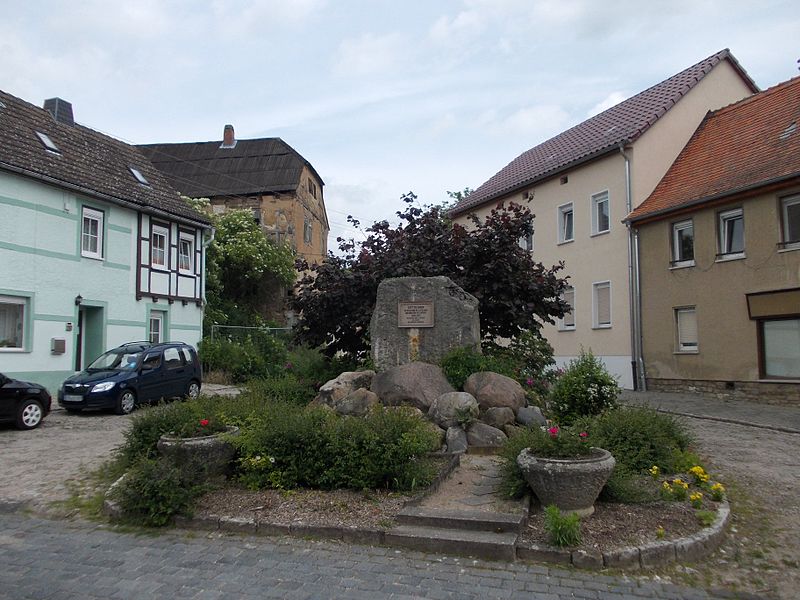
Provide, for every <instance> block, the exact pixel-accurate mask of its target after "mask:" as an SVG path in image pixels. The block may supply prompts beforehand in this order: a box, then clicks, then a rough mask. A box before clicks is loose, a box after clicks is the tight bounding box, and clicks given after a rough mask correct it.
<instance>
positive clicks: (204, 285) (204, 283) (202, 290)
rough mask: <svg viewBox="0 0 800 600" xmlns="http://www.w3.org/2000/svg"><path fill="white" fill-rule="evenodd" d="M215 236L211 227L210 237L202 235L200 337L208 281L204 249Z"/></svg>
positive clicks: (214, 231) (201, 334) (214, 230)
mask: <svg viewBox="0 0 800 600" xmlns="http://www.w3.org/2000/svg"><path fill="white" fill-rule="evenodd" d="M216 235H217V230H216V229H215V228H214V227H212V228H211V235H210V236H209V237H208V238H206V235H205V233H204V234H203V252H202V254H201V255H200V256H201V258H202V260H203V282H202V285H201V286H200V298H201V300H202V302H201V303H200V304H201V306H200V337H201V338H202V337H203V321H204V320H205V316H206V280H207V279H208V278H207V276H206V268H207V267H208V264H207V262H206V248H208V247H209V246H210V245H211V244H212V243H213V242H214V238H215V237H216Z"/></svg>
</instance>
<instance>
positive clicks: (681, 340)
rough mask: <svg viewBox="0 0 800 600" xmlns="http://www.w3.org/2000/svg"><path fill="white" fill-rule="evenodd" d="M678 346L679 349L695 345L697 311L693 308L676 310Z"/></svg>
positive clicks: (694, 346)
mask: <svg viewBox="0 0 800 600" xmlns="http://www.w3.org/2000/svg"><path fill="white" fill-rule="evenodd" d="M677 316H678V347H679V348H680V349H686V348H696V347H697V312H696V311H695V309H693V308H687V309H683V310H679V311H677Z"/></svg>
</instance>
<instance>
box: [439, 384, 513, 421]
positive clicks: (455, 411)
mask: <svg viewBox="0 0 800 600" xmlns="http://www.w3.org/2000/svg"><path fill="white" fill-rule="evenodd" d="M479 412H480V411H479V410H478V401H477V400H475V398H474V397H473V396H472V395H471V394H468V393H466V392H447V393H446V394H442V395H441V396H439V397H438V398H437V399H436V400H434V401H433V404H431V407H430V409H429V410H428V418H429V419H430V420H431V421H433V422H434V423H436V424H437V425H439V426H441V427H444V428H445V429H446V428H448V427H455V426H456V425H463V424H464V423H465V422H466V421H469V420H474V419H476V418H477V417H478V413H479ZM511 418H512V419H513V418H514V415H513V413H512V415H511Z"/></svg>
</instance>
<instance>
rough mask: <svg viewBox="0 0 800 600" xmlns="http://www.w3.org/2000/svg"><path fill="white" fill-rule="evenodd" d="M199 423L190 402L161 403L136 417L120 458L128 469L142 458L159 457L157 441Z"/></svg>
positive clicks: (133, 419)
mask: <svg viewBox="0 0 800 600" xmlns="http://www.w3.org/2000/svg"><path fill="white" fill-rule="evenodd" d="M196 419H197V417H196V413H195V409H194V406H193V405H192V404H191V403H190V402H171V403H166V404H165V403H162V404H158V405H156V406H149V407H145V408H142V409H141V410H138V411H137V412H136V413H134V415H133V417H132V419H131V426H130V428H129V429H128V430H127V431H126V432H125V442H124V443H123V444H122V446H121V447H120V449H119V451H118V456H119V457H120V459H121V460H122V461H123V463H124V464H125V465H132V464H135V463H136V462H138V461H139V460H140V459H143V458H155V457H156V456H157V455H158V451H157V449H156V444H157V443H158V438H160V437H161V436H162V435H163V434H165V433H169V432H171V431H178V430H180V429H182V428H184V427H186V426H188V425H190V424H193V423H194V422H195V421H196Z"/></svg>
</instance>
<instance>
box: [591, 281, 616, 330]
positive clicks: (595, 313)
mask: <svg viewBox="0 0 800 600" xmlns="http://www.w3.org/2000/svg"><path fill="white" fill-rule="evenodd" d="M602 288H607V289H608V323H601V322H600V314H599V312H600V311H599V306H600V303H599V301H598V300H599V299H600V297H599V295H598V292H599V290H600V289H602ZM612 300H613V295H612V292H611V281H610V280H606V281H595V282H594V283H592V329H611V328H612V327H613V325H614V317H613V313H614V311H613V310H612Z"/></svg>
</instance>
